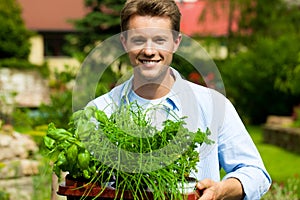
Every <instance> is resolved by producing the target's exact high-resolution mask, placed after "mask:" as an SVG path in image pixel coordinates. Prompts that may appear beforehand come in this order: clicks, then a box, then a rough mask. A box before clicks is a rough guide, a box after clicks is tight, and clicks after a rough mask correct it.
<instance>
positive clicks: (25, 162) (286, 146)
mask: <svg viewBox="0 0 300 200" xmlns="http://www.w3.org/2000/svg"><path fill="white" fill-rule="evenodd" d="M1 1H3V2H4V1H5V2H4V3H3V2H2V3H1ZM7 2H10V3H12V4H13V5H14V6H11V7H9V9H8V7H5V5H7V4H6V3H7ZM97 2H98V3H99V1H97V0H92V1H90V0H87V1H86V6H87V7H90V8H91V10H93V11H94V13H93V14H91V13H90V14H88V15H87V16H86V17H85V18H83V19H80V20H78V21H75V22H74V26H75V27H76V29H77V30H78V32H80V33H81V34H70V35H68V37H67V38H66V40H67V41H68V43H67V44H66V46H65V47H64V48H65V49H66V51H67V52H68V53H69V56H71V57H74V58H76V59H78V60H79V61H80V62H83V60H84V58H85V57H86V56H87V55H88V54H89V52H90V50H91V49H93V48H94V47H95V45H97V43H98V41H99V40H103V39H105V38H107V37H109V36H112V35H113V34H116V33H118V31H116V30H118V28H116V27H118V23H116V19H118V15H113V14H109V15H105V13H104V14H103V13H101V11H99V10H98V9H95V8H94V9H93V6H94V7H95V6H96V7H97V6H98V5H99V4H98V3H97ZM107 2H110V1H107ZM213 2H214V1H212V5H213ZM252 2H253V1H242V2H241V1H238V0H233V1H231V3H232V9H234V8H239V9H240V11H241V21H240V24H239V29H240V30H239V31H236V32H235V31H233V30H230V27H229V33H228V35H227V36H225V37H206V36H205V37H203V36H201V37H200V36H195V37H193V39H194V40H196V41H198V42H199V43H201V44H204V46H205V47H208V48H209V47H210V45H213V46H214V47H215V46H216V45H217V46H220V45H221V46H224V45H225V46H226V47H227V48H228V56H227V58H225V59H215V60H214V61H215V63H216V65H217V66H218V69H219V71H220V74H221V76H222V79H223V82H224V86H225V89H226V96H227V97H228V99H229V100H230V101H231V102H232V103H233V104H234V106H235V107H236V109H237V111H238V113H239V115H240V116H241V118H242V120H243V122H244V123H245V125H246V128H247V130H248V132H249V134H250V136H251V137H252V139H253V141H254V143H255V145H256V146H257V148H258V150H259V152H260V154H261V156H262V159H263V161H264V163H265V166H266V168H267V170H268V172H269V173H270V175H271V177H272V180H273V183H272V186H271V189H270V191H269V192H268V193H267V194H266V195H265V196H264V197H263V199H264V200H271V199H272V200H298V199H300V171H299V166H300V151H299V146H300V139H299V138H300V131H299V129H300V89H299V85H300V46H299V45H297V44H299V43H300V29H299V27H300V24H299V22H300V12H299V6H297V5H296V6H293V5H289V6H287V4H285V3H283V2H282V1H280V0H275V1H274V0H272V1H271V0H267V1H264V2H262V1H255V2H256V4H253V3H252ZM118 3H119V4H120V5H122V3H123V1H122V0H120V1H119V2H118ZM120 5H118V6H115V7H112V9H115V10H116V11H119V10H118V9H120V7H121V6H120ZM269 5H273V6H269ZM107 6H108V7H109V6H111V4H110V3H107ZM11 8H13V9H11ZM0 11H1V12H0V26H1V27H5V28H1V31H0V41H1V43H0V71H1V74H0V75H2V76H0V89H1V90H0V138H1V139H0V199H1V200H10V199H25V200H27V199H28V200H49V199H52V200H54V199H64V198H63V196H60V195H57V194H56V192H57V189H58V188H57V187H58V186H57V185H56V186H53V183H61V182H62V181H64V175H65V174H61V171H68V172H71V175H73V178H76V177H84V178H86V179H88V180H90V179H93V178H94V176H93V175H94V174H96V173H98V170H97V169H96V168H95V166H97V168H98V169H101V172H103V174H102V175H101V178H102V182H103V181H104V182H109V180H110V179H111V178H112V177H111V176H112V174H114V175H116V174H117V175H119V177H120V179H119V182H120V183H126V184H123V187H120V189H121V190H123V191H125V189H129V190H130V189H132V188H133V187H135V188H136V185H134V184H133V185H131V183H138V184H141V185H138V186H137V187H138V188H140V187H143V184H145V183H147V184H148V185H151V186H152V190H153V191H156V194H157V195H159V193H160V192H162V191H161V190H162V188H166V185H167V184H168V181H167V180H171V179H172V180H174V179H176V180H177V181H178V182H184V181H186V180H187V174H188V173H189V172H190V170H191V169H193V168H194V167H195V162H196V161H198V160H197V159H196V158H197V156H198V154H197V152H195V151H194V149H193V147H194V146H195V145H196V144H200V143H203V142H206V143H208V144H210V143H211V141H210V140H209V139H208V138H207V136H208V135H209V130H206V131H205V130H203V131H204V132H202V131H198V132H196V133H197V134H195V133H189V132H188V130H186V129H184V128H183V126H182V125H183V123H184V122H183V121H182V120H183V119H177V121H176V123H173V122H166V123H165V124H164V129H163V130H162V131H158V130H155V129H153V127H151V126H150V125H149V124H148V123H147V120H145V118H143V117H144V116H143V115H137V118H136V119H135V121H139V122H140V123H139V124H138V126H137V125H136V124H134V123H131V121H130V120H128V119H127V120H126V116H127V115H128V113H127V112H125V111H128V110H127V109H126V108H124V110H119V113H118V114H119V115H114V117H115V118H113V119H108V118H107V116H105V114H104V113H101V112H98V111H90V112H87V113H84V112H75V113H74V112H73V109H72V106H73V105H72V97H73V95H74V93H73V86H74V80H75V78H76V76H77V74H76V72H77V69H74V68H73V67H72V66H66V68H65V69H64V70H63V71H53V70H52V71H51V69H50V68H49V66H48V64H47V63H43V64H41V65H36V64H32V63H30V62H29V61H28V55H29V52H30V44H29V38H30V37H31V36H32V35H34V34H35V33H33V32H31V31H28V30H26V28H25V26H24V23H23V22H22V19H21V18H20V12H21V10H20V9H19V7H18V6H16V4H14V0H9V1H6V0H0ZM2 11H3V12H2ZM99 12H100V13H99ZM95 15H99V18H97V20H96V21H94V20H95V18H94V17H93V16H95ZM7 16H11V17H7ZM8 19H9V20H8ZM99 19H101V20H99ZM103 20H105V21H106V24H108V25H107V27H110V28H108V29H105V30H98V29H99V27H100V28H101V26H100V25H99V21H103ZM90 27H94V29H93V30H95V31H91V28H90ZM5 30H6V31H5ZM249 30H251V31H249ZM8 32H10V34H9V36H10V37H7V36H8ZM99 32H102V33H103V34H101V35H99ZM245 33H247V34H245ZM249 33H251V34H249ZM2 41H5V42H2ZM16 44H17V45H16ZM127 63H128V61H127V58H126V57H121V58H120V59H119V60H117V61H115V63H113V64H112V65H111V66H110V67H108V68H107V70H105V73H104V74H103V75H102V77H101V80H100V81H99V83H98V85H97V88H96V92H95V96H98V95H101V94H104V93H106V92H108V91H109V90H110V89H111V88H113V87H114V85H115V84H116V83H117V82H118V81H119V79H120V78H121V77H122V76H123V72H122V70H124V69H122V70H121V68H122V67H124V66H127ZM172 66H174V67H175V68H176V69H178V70H179V71H180V72H181V73H182V74H183V76H184V77H186V78H187V79H188V80H190V81H192V82H195V83H197V84H203V85H204V86H209V85H207V83H208V82H209V81H211V82H213V81H214V76H213V75H212V74H209V73H208V74H199V73H198V72H197V71H196V70H195V69H194V67H193V66H192V65H191V64H190V63H188V62H187V61H186V60H184V59H182V58H180V57H176V56H175V57H174V62H173V63H172ZM183 66H184V67H183ZM126 69H127V68H126V67H125V71H126ZM7 70H12V71H14V72H18V73H19V72H20V71H21V72H24V73H28V72H29V73H31V72H32V71H34V74H37V75H34V77H36V76H37V77H39V78H32V79H33V80H42V81H41V82H39V83H40V84H42V85H43V87H45V88H46V91H47V92H46V93H47V94H48V95H49V96H47V98H46V100H45V101H44V102H42V103H41V104H39V105H38V106H35V107H34V108H33V107H26V106H24V105H21V106H20V105H19V104H18V103H17V101H15V97H16V96H17V95H18V94H17V92H16V91H15V90H13V89H11V87H10V86H11V85H12V84H8V85H9V86H7V84H6V86H5V82H6V78H7V76H6V75H4V74H5V73H7ZM7 74H10V73H7ZM43 81H45V82H43ZM45 84H46V85H45ZM3 88H4V89H7V88H9V90H8V91H9V92H7V91H6V90H4V89H3ZM2 89H3V90H2ZM76 95H81V94H76ZM23 100H24V99H23ZM31 103H32V102H31ZM120 113H122V114H123V115H120ZM136 113H139V112H136ZM91 115H93V116H92V117H94V118H95V119H96V120H97V121H98V123H99V126H101V127H102V129H101V130H103V133H102V132H95V134H94V135H95V136H96V137H98V138H102V139H103V138H104V137H103V135H101V134H104V135H105V134H107V133H108V132H109V133H111V132H113V133H114V134H117V136H118V137H115V138H119V139H120V140H115V138H110V140H111V141H113V142H115V143H116V144H121V142H122V141H121V139H123V140H126V139H125V138H130V139H131V141H130V142H129V143H124V148H127V149H129V150H130V151H132V152H144V153H145V152H146V153H148V152H150V151H152V150H153V149H160V148H162V147H163V146H164V145H169V143H168V142H169V141H170V140H171V139H174V138H176V136H175V135H173V133H174V131H175V132H179V133H180V136H181V137H182V138H185V139H186V138H187V137H186V134H187V133H189V134H192V135H193V136H194V137H195V140H193V143H185V141H184V140H183V143H180V144H179V143H176V144H172V145H174V152H168V153H174V155H175V153H178V152H176V148H175V146H176V145H177V146H180V147H185V148H186V149H188V151H187V152H188V155H183V157H181V159H179V160H177V163H176V165H170V168H162V171H163V172H162V174H163V175H165V174H167V173H165V171H168V170H169V171H174V170H176V171H177V172H178V174H179V175H178V176H167V175H166V176H165V177H162V175H161V174H159V175H158V176H160V177H162V178H161V179H159V180H158V181H159V184H156V183H157V182H155V183H154V182H153V181H152V179H151V176H157V174H151V173H148V174H146V176H136V175H137V174H134V175H132V174H130V173H119V172H118V171H117V170H116V169H115V168H114V167H107V165H104V166H103V165H100V163H98V161H97V159H94V158H93V157H92V156H91V155H90V154H89V153H90V152H89V151H88V150H87V149H85V148H89V150H91V149H95V146H93V145H95V144H89V145H91V146H86V145H83V144H82V143H81V142H82V141H79V140H78V137H75V136H76V134H77V133H76V130H74V129H72V128H71V129H70V125H74V124H76V125H77V126H79V127H80V124H82V123H85V124H89V122H88V121H89V120H87V118H85V117H86V116H89V118H90V117H91ZM270 116H276V117H278V118H276V119H279V121H276V122H275V125H274V123H273V124H272V123H271V125H270V123H269V121H268V119H270V118H269V117H270ZM283 119H288V123H285V121H284V120H283ZM112 121H113V122H118V123H119V125H120V124H121V125H122V127H121V128H120V127H118V126H115V125H114V124H113V123H112ZM133 121H134V120H133ZM124 124H125V125H126V127H125V128H127V129H128V130H129V127H130V128H132V127H133V129H134V130H147V131H149V130H151V131H152V132H151V133H153V135H154V137H153V140H151V141H148V140H145V141H144V142H145V143H149V144H153V145H148V146H147V145H144V146H143V148H142V147H141V146H139V145H140V142H141V141H135V140H134V138H133V137H132V138H131V137H129V136H130V135H131V136H132V134H138V132H136V131H134V132H130V134H129V136H128V135H126V132H122V131H120V129H124ZM111 127H114V130H111ZM80 130H81V131H82V133H87V132H88V133H91V132H93V131H94V130H95V126H94V125H93V124H90V126H87V128H86V127H81V129H80ZM130 130H131V129H130ZM270 130H272V131H270ZM280 130H284V131H283V132H280ZM289 130H292V131H289ZM105 131H107V132H105ZM93 133H94V132H93ZM98 134H99V135H98ZM196 135H197V137H196ZM83 136H84V137H83V138H85V137H86V138H89V137H91V136H90V135H84V134H83ZM105 136H107V135H105ZM159 137H161V138H159ZM17 139H19V140H17ZM157 140H159V141H163V144H161V145H162V146H159V145H160V144H157ZM22 141H23V142H24V141H26V142H27V143H26V144H25V145H24V144H23V143H21V142H22ZM14 144H16V145H14ZM101 144H102V145H103V146H104V147H108V146H109V145H107V144H106V143H105V140H101ZM122 144H123V143H122ZM187 144H189V145H190V148H188V147H187ZM18 145H20V146H22V148H21V147H20V148H17V146H18ZM155 145H156V146H155ZM25 147H30V148H25ZM9 148H10V149H9ZM13 150H14V151H13ZM49 151H50V154H49ZM178 151H179V150H178ZM5 152H14V154H13V155H12V156H11V158H9V154H8V153H5ZM103 152H106V153H105V154H103ZM114 153H116V152H113V151H112V149H109V148H108V149H102V151H101V152H94V154H97V155H101V156H104V157H105V156H110V155H114ZM172 155H173V154H172ZM184 156H187V157H189V158H193V159H194V160H192V161H191V162H186V160H187V159H185V157H184ZM116 157H117V155H116ZM128 159H129V160H130V159H132V158H128ZM135 159H146V158H136V157H135ZM151 159H152V157H151ZM67 160H68V161H69V162H72V164H71V165H67V164H66V163H65V161H67ZM144 161H145V162H146V161H147V160H143V162H144ZM159 164H161V163H159ZM118 167H120V166H118ZM121 167H122V166H121ZM132 167H137V168H136V170H140V168H138V167H141V166H132ZM164 170H165V171H164ZM125 171H126V170H125ZM158 173H159V170H158ZM220 173H221V176H223V175H224V172H223V171H221V172H220ZM53 174H56V175H57V176H54V175H53ZM149 177H150V178H149ZM93 180H94V179H93ZM124 180H129V181H127V182H126V181H124ZM130 181H131V182H130ZM165 181H167V182H165ZM100 182H101V180H100ZM54 185H55V184H54ZM120 185H122V184H120ZM25 186H27V187H25ZM81 186H82V185H81ZM172 186H173V187H174V188H178V185H172ZM53 187H54V188H53ZM25 188H26V189H25ZM181 189H183V188H181ZM25 190H26V191H25ZM23 192H24V193H23ZM102 192H103V191H102ZM124 194H125V193H120V194H119V195H121V197H122V195H124ZM131 195H132V194H131ZM143 195H146V194H145V193H144V192H143V190H138V191H137V193H136V194H134V195H133V196H134V197H138V196H143ZM169 195H170V196H169V198H171V199H172V198H173V199H174V198H175V199H176V198H177V197H178V195H179V194H178V191H177V190H176V189H174V190H172V191H171V192H170V193H169Z"/></svg>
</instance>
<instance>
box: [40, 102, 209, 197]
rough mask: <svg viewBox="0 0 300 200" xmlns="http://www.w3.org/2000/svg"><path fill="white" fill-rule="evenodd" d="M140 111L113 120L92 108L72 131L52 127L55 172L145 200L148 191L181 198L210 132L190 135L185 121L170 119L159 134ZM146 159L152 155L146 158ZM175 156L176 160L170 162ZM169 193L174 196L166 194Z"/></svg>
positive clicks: (48, 142)
mask: <svg viewBox="0 0 300 200" xmlns="http://www.w3.org/2000/svg"><path fill="white" fill-rule="evenodd" d="M135 106H138V105H136V104H129V105H124V106H121V107H120V108H118V109H117V110H116V111H115V112H114V113H113V114H112V115H111V116H110V117H108V116H107V115H106V114H105V113H104V112H103V111H100V110H98V109H97V108H96V107H88V108H86V109H85V110H80V111H77V112H75V113H74V114H73V116H72V120H71V121H70V123H69V126H70V127H69V128H68V129H67V130H66V129H62V128H56V127H55V126H54V124H53V123H51V124H49V128H48V132H47V135H46V136H45V137H44V142H45V146H46V147H47V148H48V149H49V154H48V156H49V157H50V158H51V159H52V160H53V162H54V168H53V170H54V172H55V173H56V174H57V175H60V170H62V171H68V172H69V173H70V175H71V176H72V177H74V178H80V177H84V178H85V179H87V180H90V181H97V182H99V183H100V184H101V185H102V184H106V183H108V182H111V181H112V180H114V182H115V184H116V189H117V190H120V191H125V190H131V191H132V192H133V193H134V194H133V195H134V196H138V195H142V194H143V191H144V189H145V188H147V187H148V188H151V189H152V190H153V194H154V199H164V198H163V197H164V196H165V195H170V197H171V199H173V198H174V197H175V198H176V199H178V198H180V197H181V195H180V191H179V190H180V188H179V187H178V183H183V182H184V181H185V178H186V177H187V176H188V175H189V173H190V172H191V170H196V163H197V162H198V161H199V152H198V151H197V145H199V144H201V143H203V142H206V143H208V144H210V143H211V142H212V141H210V140H209V139H208V135H209V130H207V131H206V132H201V131H200V130H198V131H196V132H194V133H193V132H190V131H188V129H187V128H185V127H184V125H185V122H184V118H182V119H176V120H174V121H170V120H167V121H165V122H164V124H163V128H162V130H158V129H156V127H154V126H152V125H151V123H152V122H151V121H149V119H147V117H146V113H147V112H146V113H144V112H143V111H142V110H141V108H140V107H135ZM151 109H152V108H151ZM151 109H150V110H151ZM153 109H155V108H153ZM150 110H148V111H150ZM164 147H168V148H164ZM182 147H183V149H181V148H182ZM162 149H163V152H161V153H158V152H159V151H160V150H162ZM166 149H169V150H166ZM180 151H182V152H181V154H180V153H178V152H180ZM122 152H126V153H125V154H124V153H122ZM146 154H147V155H149V156H143V155H146ZM132 155H138V156H133V157H132ZM170 157H171V158H175V159H174V161H173V160H171V161H169V163H168V160H170ZM132 159H133V160H134V161H133V160H132ZM124 163H125V164H126V166H124V165H123V164H124ZM135 164H138V165H137V166H135ZM157 165H158V166H157ZM113 176H114V179H113ZM145 186H146V187H145ZM166 188H169V190H168V191H169V192H170V194H165V193H164V192H163V191H166Z"/></svg>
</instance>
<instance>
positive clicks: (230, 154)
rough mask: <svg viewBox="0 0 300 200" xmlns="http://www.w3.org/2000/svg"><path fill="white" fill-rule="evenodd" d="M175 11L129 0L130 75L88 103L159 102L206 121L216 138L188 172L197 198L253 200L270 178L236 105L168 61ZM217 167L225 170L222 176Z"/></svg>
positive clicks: (148, 0)
mask: <svg viewBox="0 0 300 200" xmlns="http://www.w3.org/2000/svg"><path fill="white" fill-rule="evenodd" d="M180 17H181V14H180V11H179V9H178V7H177V5H176V3H175V2H174V0H128V1H127V2H126V4H125V6H124V8H123V10H122V12H121V30H122V33H121V34H120V39H121V42H122V45H123V47H124V49H125V51H126V52H127V54H128V56H129V59H130V62H131V64H132V66H133V68H134V72H133V76H132V77H131V78H130V79H129V80H128V81H126V82H125V83H123V84H121V85H119V86H117V87H115V88H114V89H112V90H111V91H110V92H109V93H107V94H104V95H102V96H100V97H98V98H96V99H94V100H92V101H91V102H89V104H88V106H96V107H97V108H98V109H101V110H104V111H105V112H107V113H110V112H111V110H110V109H113V108H111V107H110V105H119V104H122V103H129V102H133V101H136V102H137V103H138V104H139V105H142V106H145V108H147V106H148V105H157V104H159V105H163V106H164V108H167V109H165V112H167V111H168V110H172V111H173V112H175V113H176V114H177V115H178V116H180V117H183V116H187V117H188V119H189V118H191V119H193V120H192V123H191V124H192V126H193V128H195V129H197V128H200V129H202V130H203V129H205V128H207V127H209V128H210V129H211V130H212V132H213V134H214V135H215V136H216V137H215V141H214V142H215V144H214V145H213V146H212V148H211V149H210V152H209V153H207V155H206V156H204V157H201V159H200V162H199V163H198V164H197V166H198V172H195V173H194V174H193V175H194V176H195V178H196V179H197V180H199V182H198V183H197V184H196V185H195V187H196V188H197V189H198V191H199V193H201V196H200V197H199V199H200V200H216V199H248V200H258V199H260V198H261V197H262V195H263V194H264V193H266V192H267V190H268V189H269V187H270V184H271V178H270V176H269V174H268V172H267V171H266V169H265V167H264V164H263V161H262V159H261V157H260V155H259V152H258V151H257V149H256V147H255V145H254V143H253V141H252V140H251V137H250V136H249V134H248V132H247V130H246V129H245V126H244V125H243V123H242V121H241V119H240V117H239V116H238V114H237V112H236V110H235V109H234V107H233V106H232V104H231V103H230V102H229V100H228V99H226V97H225V96H223V95H221V94H219V93H217V92H216V91H213V90H212V89H209V88H205V87H203V86H200V85H196V84H193V83H191V82H189V81H187V80H184V79H183V78H182V77H181V76H180V74H179V73H178V72H177V71H176V70H175V69H174V68H172V67H170V65H171V63H172V60H173V54H174V53H175V52H176V51H177V50H178V48H180V47H179V46H180V43H181V41H182V35H181V34H180V32H179V31H180V30H179V27H180ZM214 102H221V103H217V104H215V103H214ZM216 110H217V112H216ZM215 112H216V113H217V114H216V113H215ZM221 112H223V113H221ZM216 115H217V116H216ZM165 117H166V118H169V115H168V113H166V114H165ZM216 119H217V120H216ZM204 145H205V144H204ZM200 155H202V154H201V152H200ZM220 168H223V169H224V170H225V172H226V176H225V177H223V179H222V180H221V178H220V173H219V170H220Z"/></svg>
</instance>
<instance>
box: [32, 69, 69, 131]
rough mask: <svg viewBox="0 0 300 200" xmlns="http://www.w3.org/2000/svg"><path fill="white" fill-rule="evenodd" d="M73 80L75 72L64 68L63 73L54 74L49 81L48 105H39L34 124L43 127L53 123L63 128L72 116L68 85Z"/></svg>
mask: <svg viewBox="0 0 300 200" xmlns="http://www.w3.org/2000/svg"><path fill="white" fill-rule="evenodd" d="M74 78H75V72H74V70H72V69H69V68H67V67H66V69H65V71H63V72H57V71H56V72H55V74H54V78H53V80H51V83H50V87H51V95H50V102H49V103H48V104H42V105H40V107H39V109H38V114H37V115H36V116H35V117H34V121H35V124H34V126H37V125H43V124H49V123H50V122H54V123H56V124H57V125H59V126H61V127H65V126H66V125H67V124H68V122H69V119H70V117H71V115H72V112H73V111H72V88H70V87H68V84H70V82H72V81H73V80H74Z"/></svg>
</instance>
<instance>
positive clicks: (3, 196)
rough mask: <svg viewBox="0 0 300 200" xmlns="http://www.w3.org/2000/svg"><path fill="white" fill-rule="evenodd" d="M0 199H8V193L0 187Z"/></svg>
mask: <svg viewBox="0 0 300 200" xmlns="http://www.w3.org/2000/svg"><path fill="white" fill-rule="evenodd" d="M0 199H1V200H9V194H8V193H7V192H5V191H2V190H1V188H0Z"/></svg>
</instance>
